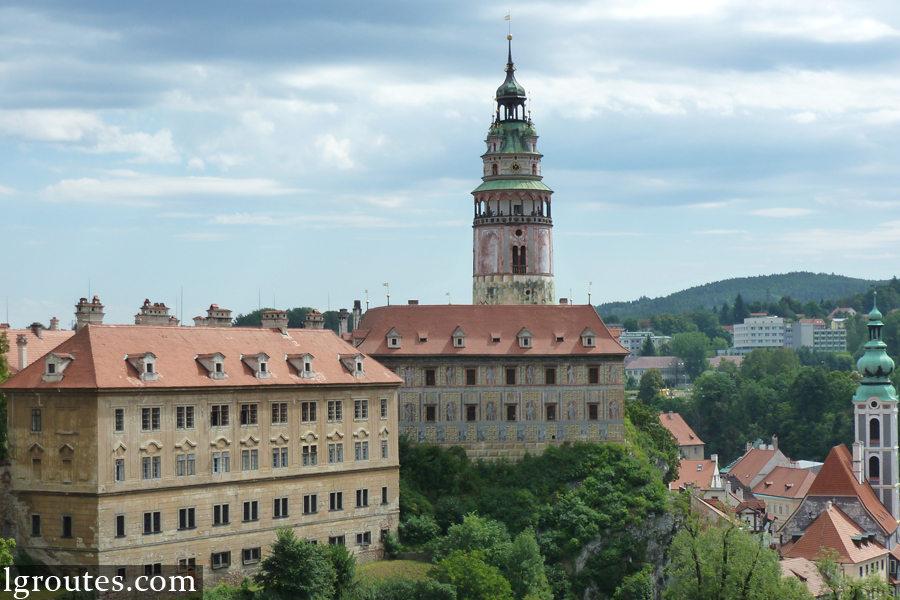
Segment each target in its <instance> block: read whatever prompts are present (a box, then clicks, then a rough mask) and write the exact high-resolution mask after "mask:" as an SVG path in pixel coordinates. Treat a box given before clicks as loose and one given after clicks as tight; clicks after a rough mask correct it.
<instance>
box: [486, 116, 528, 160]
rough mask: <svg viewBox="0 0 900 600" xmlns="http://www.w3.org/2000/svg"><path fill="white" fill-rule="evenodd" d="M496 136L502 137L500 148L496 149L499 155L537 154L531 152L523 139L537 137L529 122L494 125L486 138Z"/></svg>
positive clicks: (506, 122) (509, 122) (507, 122)
mask: <svg viewBox="0 0 900 600" xmlns="http://www.w3.org/2000/svg"><path fill="white" fill-rule="evenodd" d="M497 135H499V136H502V139H501V140H500V147H499V148H498V149H497V152H498V153H500V154H538V152H537V151H533V150H531V145H530V144H529V143H528V142H527V140H526V139H525V138H526V137H537V132H536V131H535V130H534V124H533V123H531V122H530V121H503V122H502V123H494V124H493V125H491V128H490V130H488V137H491V136H497ZM492 154H493V153H492Z"/></svg>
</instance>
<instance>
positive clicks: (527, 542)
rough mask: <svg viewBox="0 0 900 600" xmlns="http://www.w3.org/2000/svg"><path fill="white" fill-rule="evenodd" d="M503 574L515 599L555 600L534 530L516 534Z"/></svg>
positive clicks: (505, 560)
mask: <svg viewBox="0 0 900 600" xmlns="http://www.w3.org/2000/svg"><path fill="white" fill-rule="evenodd" d="M502 573H503V576H504V577H505V578H506V580H507V581H509V584H510V587H511V588H512V594H513V598H515V600H526V599H527V600H553V594H552V592H551V591H550V583H549V582H548V581H547V573H546V572H545V569H544V557H543V556H541V551H540V549H539V548H538V543H537V539H535V537H534V530H532V529H526V530H525V531H523V532H522V533H520V534H519V535H517V536H516V539H514V540H513V542H512V544H511V545H510V547H509V551H508V552H507V553H506V556H505V557H504V559H503V568H502Z"/></svg>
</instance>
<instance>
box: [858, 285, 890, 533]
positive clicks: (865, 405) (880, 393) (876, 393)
mask: <svg viewBox="0 0 900 600" xmlns="http://www.w3.org/2000/svg"><path fill="white" fill-rule="evenodd" d="M868 325H869V341H868V342H866V346H865V348H866V353H865V354H863V355H862V357H860V359H859V362H857V363H856V368H857V370H858V371H859V372H860V374H861V375H862V376H863V378H862V381H861V382H860V385H859V388H858V389H857V390H856V395H855V396H853V413H854V417H855V422H856V444H854V446H856V447H858V446H860V445H861V446H862V449H861V450H862V456H861V457H859V458H861V459H862V461H863V465H862V467H863V469H864V472H865V474H866V479H868V480H869V484H870V485H871V486H872V488H873V489H874V490H875V493H876V494H877V495H878V499H879V500H881V503H882V504H884V507H885V508H886V509H888V511H889V512H890V513H891V515H893V517H894V520H895V521H896V520H900V506H898V504H900V498H898V487H900V483H898V482H900V478H898V473H897V469H898V464H897V462H898V461H897V443H898V440H897V434H898V430H897V393H896V392H895V391H894V386H893V385H891V380H890V375H891V373H892V372H893V370H894V361H893V360H891V357H890V356H888V355H887V344H885V343H884V342H883V341H882V340H881V330H882V328H883V327H884V323H882V322H881V313H880V312H879V311H878V305H877V303H876V302H875V301H874V298H873V302H872V312H870V313H869V324H868ZM854 450H855V451H858V449H857V448H854ZM856 458H857V456H856V453H854V459H855V460H856Z"/></svg>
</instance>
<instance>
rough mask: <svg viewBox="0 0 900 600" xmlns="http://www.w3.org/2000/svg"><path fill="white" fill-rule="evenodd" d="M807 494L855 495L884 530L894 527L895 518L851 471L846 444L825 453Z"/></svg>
mask: <svg viewBox="0 0 900 600" xmlns="http://www.w3.org/2000/svg"><path fill="white" fill-rule="evenodd" d="M806 495H807V496H846V497H853V496H856V497H858V498H859V499H860V500H861V501H862V503H863V505H864V506H865V507H866V510H868V511H869V513H870V514H871V515H872V517H873V518H874V519H875V521H876V522H877V523H878V524H879V526H880V527H881V528H882V529H883V530H884V532H885V533H886V534H888V535H889V534H891V533H893V532H894V531H895V530H896V529H897V521H895V520H894V519H893V517H891V514H890V513H889V512H888V510H887V509H886V508H885V507H884V505H883V504H882V503H881V500H879V499H878V496H876V495H875V491H874V490H873V489H872V486H870V485H869V482H868V481H865V480H863V483H860V482H859V481H858V480H857V479H856V477H855V476H854V475H853V456H852V455H851V454H850V450H848V449H847V447H846V446H844V445H843V444H841V445H840V446H835V447H834V448H832V449H831V452H829V453H828V458H826V459H825V463H824V464H823V465H822V466H821V468H819V474H818V475H816V479H815V481H813V483H812V485H811V486H810V487H809V491H808V492H807V494H806Z"/></svg>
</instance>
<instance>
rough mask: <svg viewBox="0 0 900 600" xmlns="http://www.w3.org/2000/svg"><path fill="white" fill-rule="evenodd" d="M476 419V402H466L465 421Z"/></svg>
mask: <svg viewBox="0 0 900 600" xmlns="http://www.w3.org/2000/svg"><path fill="white" fill-rule="evenodd" d="M477 420H478V405H477V404H467V405H466V421H468V422H470V423H471V422H472V421H477Z"/></svg>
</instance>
